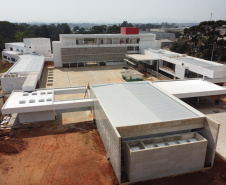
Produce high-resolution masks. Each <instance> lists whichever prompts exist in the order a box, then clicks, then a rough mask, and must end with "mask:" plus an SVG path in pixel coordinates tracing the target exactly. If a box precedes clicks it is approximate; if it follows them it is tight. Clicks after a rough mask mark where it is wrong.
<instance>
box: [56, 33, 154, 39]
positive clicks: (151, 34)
mask: <svg viewBox="0 0 226 185" xmlns="http://www.w3.org/2000/svg"><path fill="white" fill-rule="evenodd" d="M150 36H151V37H155V34H153V33H145V34H129V35H124V34H60V38H130V37H131V38H139V37H150Z"/></svg>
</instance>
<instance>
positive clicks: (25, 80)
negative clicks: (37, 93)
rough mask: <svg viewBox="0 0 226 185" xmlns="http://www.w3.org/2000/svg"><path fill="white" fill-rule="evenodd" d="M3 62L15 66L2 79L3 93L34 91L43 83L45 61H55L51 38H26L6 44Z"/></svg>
mask: <svg viewBox="0 0 226 185" xmlns="http://www.w3.org/2000/svg"><path fill="white" fill-rule="evenodd" d="M2 56H3V60H4V61H7V62H10V63H14V65H13V66H12V67H11V68H10V69H9V70H8V71H7V72H5V73H4V74H3V75H2V77H1V85H2V91H3V93H5V94H7V93H11V92H12V91H13V90H24V91H34V90H35V88H36V86H37V84H39V83H40V81H41V75H42V70H43V66H44V62H45V61H53V57H52V53H51V46H50V39H49V38H25V39H23V42H15V43H6V44H5V49H4V51H2Z"/></svg>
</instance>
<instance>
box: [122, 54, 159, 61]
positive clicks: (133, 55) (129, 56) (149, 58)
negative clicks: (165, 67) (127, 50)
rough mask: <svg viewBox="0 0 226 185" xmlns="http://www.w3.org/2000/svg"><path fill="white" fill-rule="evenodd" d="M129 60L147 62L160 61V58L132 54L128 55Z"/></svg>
mask: <svg viewBox="0 0 226 185" xmlns="http://www.w3.org/2000/svg"><path fill="white" fill-rule="evenodd" d="M126 56H127V57H128V58H131V59H133V60H136V61H145V60H158V57H155V56H149V55H142V54H131V55H126Z"/></svg>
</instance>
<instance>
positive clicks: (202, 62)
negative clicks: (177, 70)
mask: <svg viewBox="0 0 226 185" xmlns="http://www.w3.org/2000/svg"><path fill="white" fill-rule="evenodd" d="M176 60H179V61H181V62H185V63H188V64H193V65H197V66H201V67H209V66H223V64H219V63H216V62H211V61H208V60H203V59H199V58H195V57H180V58H177V59H176Z"/></svg>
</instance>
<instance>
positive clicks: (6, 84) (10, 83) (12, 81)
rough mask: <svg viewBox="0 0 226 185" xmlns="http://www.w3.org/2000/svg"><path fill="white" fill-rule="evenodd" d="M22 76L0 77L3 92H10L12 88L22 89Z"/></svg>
mask: <svg viewBox="0 0 226 185" xmlns="http://www.w3.org/2000/svg"><path fill="white" fill-rule="evenodd" d="M26 78H27V77H26V76H24V77H6V78H4V77H2V78H1V85H2V92H3V93H11V92H12V91H13V90H22V86H23V84H24V82H25V80H26Z"/></svg>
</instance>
